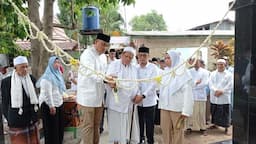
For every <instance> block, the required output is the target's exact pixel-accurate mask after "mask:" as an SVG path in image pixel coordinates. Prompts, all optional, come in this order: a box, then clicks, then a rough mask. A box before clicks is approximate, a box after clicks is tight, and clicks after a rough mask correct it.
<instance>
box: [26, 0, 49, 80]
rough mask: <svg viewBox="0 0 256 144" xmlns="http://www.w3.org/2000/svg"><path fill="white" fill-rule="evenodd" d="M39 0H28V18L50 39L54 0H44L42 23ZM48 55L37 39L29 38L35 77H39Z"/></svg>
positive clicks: (43, 69)
mask: <svg viewBox="0 0 256 144" xmlns="http://www.w3.org/2000/svg"><path fill="white" fill-rule="evenodd" d="M39 1H40V0H28V9H29V13H28V15H29V19H30V20H31V21H32V22H33V23H35V25H36V26H37V27H38V28H39V29H40V30H43V32H44V33H45V34H46V35H47V36H48V37H49V39H52V31H53V3H54V0H45V1H44V17H43V24H42V23H41V21H40V16H39V6H40V5H39ZM33 32H34V35H36V33H35V31H33ZM48 47H49V48H51V45H49V44H48ZM50 55H51V54H50V53H49V52H47V51H46V49H45V48H44V47H43V46H42V44H41V43H40V42H39V41H38V40H37V39H36V40H31V60H32V73H33V75H34V76H35V77H36V78H37V79H38V78H40V76H41V75H42V74H43V72H44V71H45V68H46V66H47V63H48V59H49V56H50Z"/></svg>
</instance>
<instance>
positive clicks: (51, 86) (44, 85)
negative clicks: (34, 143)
mask: <svg viewBox="0 0 256 144" xmlns="http://www.w3.org/2000/svg"><path fill="white" fill-rule="evenodd" d="M60 65H61V63H60V60H59V59H58V58H57V57H56V56H52V57H50V59H49V62H48V66H47V68H46V70H45V72H44V74H43V75H42V77H41V78H40V79H39V81H38V82H37V85H38V87H40V96H39V103H40V106H41V113H42V119H43V129H44V136H45V144H62V141H63V135H64V124H63V98H62V96H63V92H64V91H65V90H66V87H65V83H64V79H63V77H62V75H61V73H60V71H59V67H60Z"/></svg>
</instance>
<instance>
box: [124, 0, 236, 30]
mask: <svg viewBox="0 0 256 144" xmlns="http://www.w3.org/2000/svg"><path fill="white" fill-rule="evenodd" d="M230 1H232V0H136V4H135V6H122V7H121V8H120V12H121V14H122V15H123V17H124V18H125V11H126V21H127V23H129V21H130V20H131V19H132V18H133V17H134V16H139V15H141V14H147V13H148V12H150V11H151V10H156V11H157V12H158V14H162V15H163V18H164V20H165V22H166V23H167V27H168V30H169V31H182V30H187V29H189V28H192V27H195V26H198V25H203V24H206V23H210V22H214V21H218V20H221V19H222V17H223V16H224V15H225V13H226V12H227V11H228V3H229V2H230ZM228 18H229V19H231V20H234V12H231V13H229V15H228ZM129 29H130V28H128V30H129Z"/></svg>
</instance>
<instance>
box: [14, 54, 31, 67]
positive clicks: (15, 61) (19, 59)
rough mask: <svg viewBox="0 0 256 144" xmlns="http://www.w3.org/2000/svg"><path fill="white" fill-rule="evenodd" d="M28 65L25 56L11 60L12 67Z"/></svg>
mask: <svg viewBox="0 0 256 144" xmlns="http://www.w3.org/2000/svg"><path fill="white" fill-rule="evenodd" d="M23 63H28V59H27V58H26V57H25V56H17V57H16V58H14V59H13V65H14V66H16V65H18V64H23Z"/></svg>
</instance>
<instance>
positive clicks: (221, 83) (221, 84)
mask: <svg viewBox="0 0 256 144" xmlns="http://www.w3.org/2000/svg"><path fill="white" fill-rule="evenodd" d="M209 87H210V101H211V103H213V104H230V103H231V98H230V96H231V90H232V87H233V77H232V74H231V73H230V72H228V71H227V70H225V71H224V72H218V71H217V70H215V71H213V72H212V73H211V75H210V79H209ZM216 90H222V91H223V92H224V93H223V94H222V95H221V96H219V97H216V96H214V94H215V92H216Z"/></svg>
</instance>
